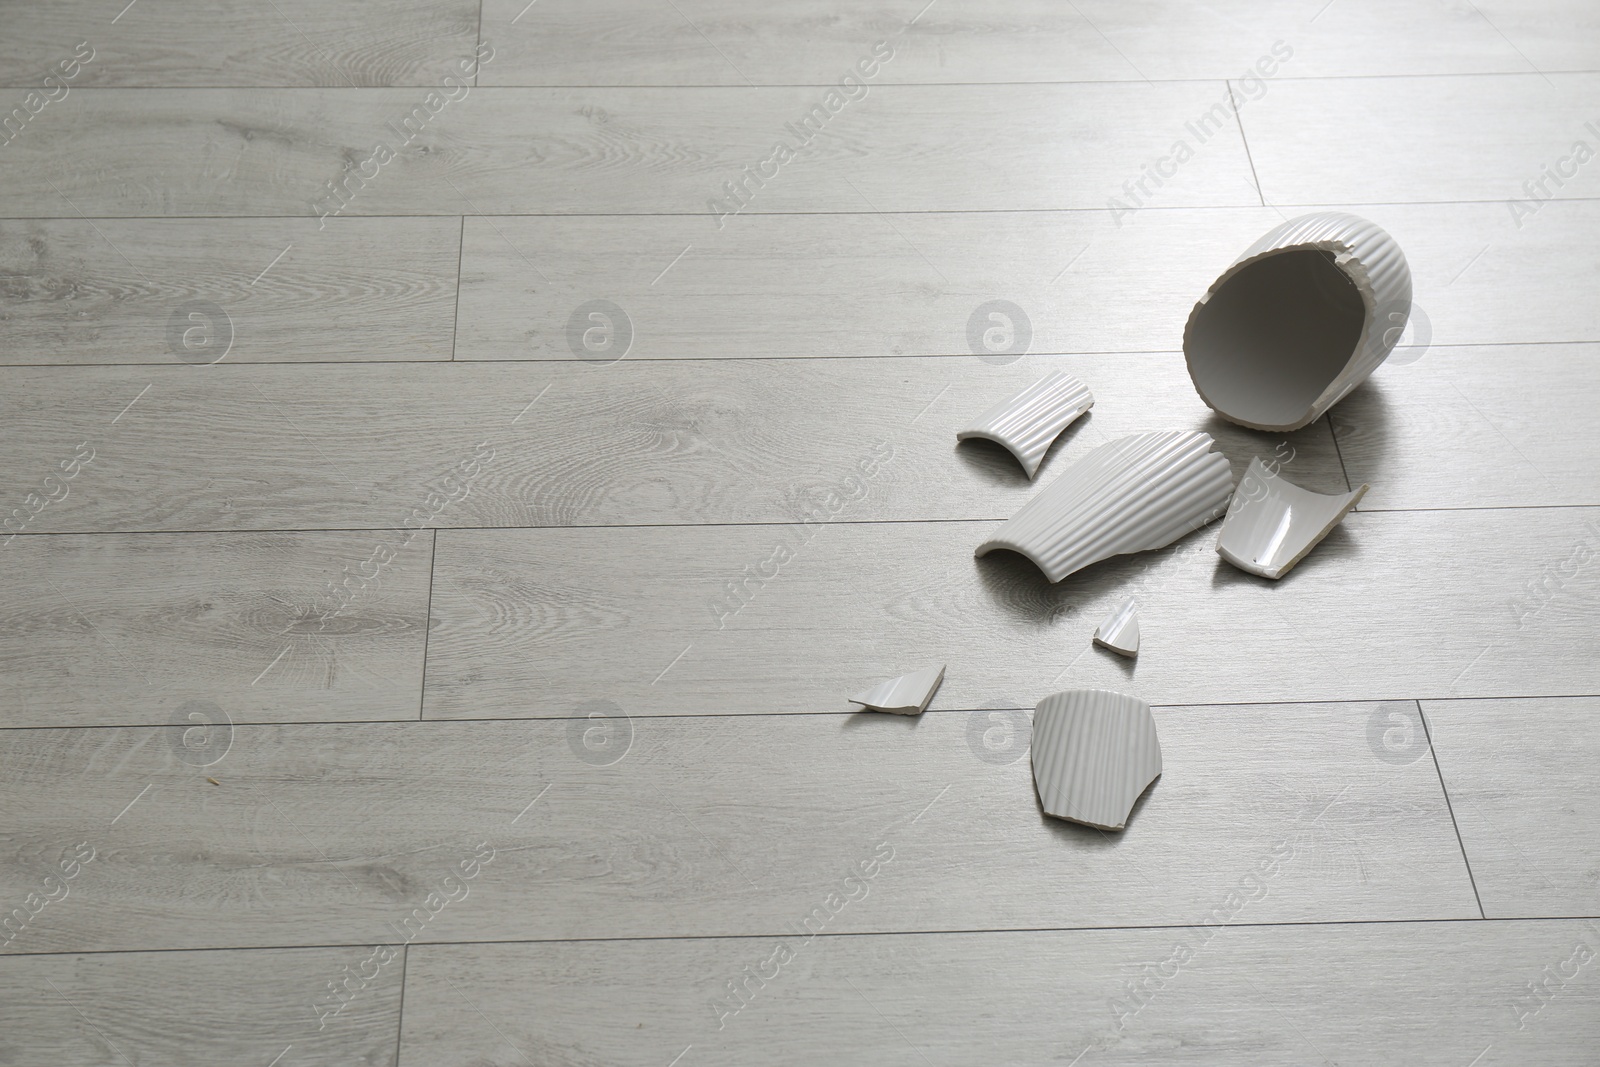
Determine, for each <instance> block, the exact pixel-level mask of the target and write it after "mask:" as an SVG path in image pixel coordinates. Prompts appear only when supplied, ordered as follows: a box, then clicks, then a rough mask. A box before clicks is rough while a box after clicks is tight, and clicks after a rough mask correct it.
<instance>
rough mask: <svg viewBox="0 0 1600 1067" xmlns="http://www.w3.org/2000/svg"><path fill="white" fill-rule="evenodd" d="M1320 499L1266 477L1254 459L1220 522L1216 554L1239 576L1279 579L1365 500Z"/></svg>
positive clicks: (1356, 496)
mask: <svg viewBox="0 0 1600 1067" xmlns="http://www.w3.org/2000/svg"><path fill="white" fill-rule="evenodd" d="M1366 492H1367V486H1365V485H1362V486H1361V488H1359V489H1357V490H1356V491H1355V492H1353V493H1334V494H1333V495H1331V496H1325V495H1323V494H1322V493H1313V492H1312V491H1311V490H1309V489H1302V488H1300V487H1299V486H1298V485H1295V484H1293V483H1292V482H1288V481H1285V480H1284V479H1283V478H1280V477H1278V476H1276V475H1272V474H1268V473H1267V469H1266V467H1265V466H1263V465H1262V463H1261V460H1260V458H1259V457H1257V458H1254V459H1252V460H1251V461H1250V469H1249V470H1247V471H1246V472H1245V475H1244V477H1243V478H1241V479H1239V490H1238V494H1237V502H1236V503H1235V505H1234V507H1233V508H1232V509H1231V510H1230V511H1229V513H1228V517H1227V518H1226V519H1223V520H1222V532H1221V533H1219V534H1218V535H1217V551H1218V552H1219V553H1221V555H1222V558H1223V559H1225V560H1227V561H1228V562H1229V563H1231V564H1233V565H1234V566H1235V567H1238V568H1239V569H1240V570H1244V571H1249V572H1250V573H1251V574H1259V575H1261V577H1263V578H1282V577H1283V576H1284V575H1285V574H1288V573H1289V568H1291V567H1293V566H1294V565H1295V564H1296V563H1299V562H1300V561H1301V560H1302V559H1304V558H1305V555H1306V553H1307V552H1310V551H1311V550H1312V548H1314V547H1316V544H1317V542H1319V541H1321V540H1322V539H1323V538H1324V537H1327V536H1328V532H1329V531H1330V530H1332V529H1333V528H1334V527H1335V526H1337V525H1339V523H1340V522H1342V521H1343V520H1344V517H1345V516H1346V515H1348V514H1349V513H1350V509H1351V508H1353V507H1355V506H1356V504H1357V503H1359V502H1360V500H1361V498H1362V497H1363V496H1365V495H1366Z"/></svg>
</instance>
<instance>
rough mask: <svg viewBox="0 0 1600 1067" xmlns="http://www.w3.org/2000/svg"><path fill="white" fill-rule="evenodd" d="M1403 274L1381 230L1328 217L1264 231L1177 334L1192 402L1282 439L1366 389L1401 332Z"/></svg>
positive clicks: (1406, 295)
mask: <svg viewBox="0 0 1600 1067" xmlns="http://www.w3.org/2000/svg"><path fill="white" fill-rule="evenodd" d="M1410 315H1411V268H1410V267H1409V266H1407V264H1406V257H1405V254H1404V253H1403V252H1401V251H1400V246H1399V245H1397V244H1395V241H1394V238H1393V237H1390V236H1389V235H1388V234H1387V233H1386V232H1384V230H1383V229H1382V228H1380V227H1379V226H1377V225H1376V224H1374V223H1371V222H1368V221H1367V220H1366V219H1363V218H1360V217H1358V216H1355V215H1347V214H1344V213H1343V212H1338V211H1320V212H1317V213H1316V214H1312V215H1302V216H1300V217H1299V218H1296V219H1290V220H1289V221H1287V222H1285V223H1283V224H1282V225H1280V226H1277V227H1275V228H1274V229H1272V230H1271V231H1269V232H1268V233H1267V234H1266V235H1264V236H1263V237H1262V238H1261V239H1260V240H1258V241H1256V243H1255V244H1253V245H1251V246H1250V247H1249V248H1247V249H1245V252H1244V255H1242V256H1240V257H1239V258H1238V259H1237V260H1235V261H1234V263H1233V265H1232V266H1231V267H1229V268H1228V269H1227V270H1225V271H1223V272H1222V276H1221V277H1219V278H1218V279H1217V280H1216V281H1214V282H1212V283H1211V288H1210V289H1207V290H1206V293H1205V295H1204V296H1202V297H1201V298H1200V301H1199V303H1197V304H1195V306H1194V310H1193V311H1192V312H1191V313H1190V315H1189V321H1188V324H1187V325H1185V326H1184V330H1183V357H1184V361H1185V362H1186V363H1187V364H1188V367H1189V377H1190V379H1191V380H1192V381H1193V382H1194V387H1195V391H1196V392H1198V393H1199V394H1200V399H1201V400H1204V401H1205V402H1206V403H1207V404H1209V405H1210V406H1211V408H1212V410H1213V411H1215V412H1216V413H1217V414H1218V415H1221V416H1222V417H1223V418H1225V419H1228V420H1229V421H1231V422H1236V423H1238V424H1239V425H1241V426H1249V427H1252V428H1253V429H1257V430H1272V431H1275V432H1287V431H1289V430H1298V429H1299V428H1300V427H1302V426H1306V425H1308V424H1310V423H1311V422H1314V421H1315V420H1316V419H1317V417H1318V416H1319V415H1321V414H1322V413H1323V412H1324V411H1327V410H1328V409H1329V408H1331V407H1333V405H1334V404H1336V403H1338V402H1339V401H1340V400H1342V399H1343V398H1344V396H1345V394H1346V393H1348V392H1350V390H1352V389H1354V388H1355V387H1356V386H1358V385H1360V384H1361V383H1362V382H1363V381H1365V380H1366V379H1367V376H1368V375H1370V374H1371V373H1372V372H1373V371H1374V370H1377V368H1378V365H1379V364H1380V363H1382V362H1383V361H1384V360H1385V359H1387V358H1388V356H1389V353H1390V351H1392V350H1393V349H1394V346H1395V344H1396V343H1397V342H1398V341H1399V340H1400V335H1401V334H1403V333H1404V332H1405V327H1406V322H1407V320H1408V319H1409V318H1410Z"/></svg>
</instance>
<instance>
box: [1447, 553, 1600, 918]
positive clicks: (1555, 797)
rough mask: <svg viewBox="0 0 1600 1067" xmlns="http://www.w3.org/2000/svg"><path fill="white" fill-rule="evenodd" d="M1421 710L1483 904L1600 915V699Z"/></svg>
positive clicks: (1496, 910)
mask: <svg viewBox="0 0 1600 1067" xmlns="http://www.w3.org/2000/svg"><path fill="white" fill-rule="evenodd" d="M1590 544H1591V547H1592V546H1594V545H1595V544H1600V535H1596V536H1595V537H1594V538H1592V539H1591V541H1590ZM1583 577H1584V578H1589V576H1588V575H1584V576H1583ZM1589 585H1590V587H1591V588H1592V587H1593V579H1592V578H1590V579H1589ZM1563 607H1566V608H1568V609H1569V610H1570V605H1563V604H1557V603H1552V604H1551V605H1550V606H1549V609H1548V610H1560V609H1561V608H1563ZM1591 618H1592V617H1591ZM1423 710H1424V711H1425V712H1426V714H1427V716H1428V727H1429V730H1430V731H1431V733H1432V736H1433V750H1434V752H1435V753H1437V754H1438V758H1439V768H1440V770H1441V771H1442V772H1443V773H1444V781H1445V786H1446V787H1447V788H1448V789H1449V790H1450V803H1451V806H1452V807H1453V808H1454V810H1455V818H1456V824H1457V825H1458V826H1459V827H1460V828H1461V839H1462V842H1463V843H1464V845H1465V846H1466V849H1467V855H1468V856H1469V857H1470V858H1471V861H1472V873H1473V876H1474V878H1475V879H1476V881H1477V885H1478V894H1479V895H1480V896H1481V897H1482V898H1483V907H1484V910H1485V911H1486V912H1488V913H1489V914H1490V915H1503V916H1530V915H1540V916H1553V915H1591V916H1592V915H1600V856H1597V854H1596V848H1595V837H1594V832H1593V830H1594V825H1595V820H1596V819H1597V818H1600V786H1597V784H1596V782H1595V778H1594V775H1593V774H1592V773H1591V772H1592V769H1593V767H1594V761H1595V759H1596V757H1597V755H1600V741H1597V739H1596V737H1595V731H1594V716H1595V713H1596V711H1600V700H1596V699H1595V698H1593V697H1582V698H1571V699H1567V700H1549V699H1546V700H1460V701H1454V700H1453V701H1429V702H1428V703H1427V704H1426V705H1424V708H1423Z"/></svg>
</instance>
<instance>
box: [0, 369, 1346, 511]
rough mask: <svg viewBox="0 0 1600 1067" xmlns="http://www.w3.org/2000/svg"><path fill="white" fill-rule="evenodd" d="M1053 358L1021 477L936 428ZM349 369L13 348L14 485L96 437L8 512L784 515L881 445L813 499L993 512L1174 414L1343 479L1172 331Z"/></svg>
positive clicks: (1334, 463)
mask: <svg viewBox="0 0 1600 1067" xmlns="http://www.w3.org/2000/svg"><path fill="white" fill-rule="evenodd" d="M1057 367H1059V368H1061V369H1064V370H1066V371H1068V372H1070V373H1072V374H1076V375H1078V376H1079V377H1081V378H1082V379H1083V380H1084V381H1085V382H1086V383H1088V385H1089V387H1090V388H1091V389H1092V390H1094V391H1095V394H1096V396H1097V397H1098V398H1099V406H1097V407H1096V409H1095V411H1093V412H1091V413H1090V414H1089V415H1088V416H1087V417H1085V418H1084V419H1082V420H1080V422H1079V423H1078V424H1077V425H1076V426H1075V427H1073V428H1071V429H1069V431H1068V432H1067V433H1066V434H1065V435H1063V437H1062V439H1061V441H1060V442H1059V443H1058V444H1057V445H1056V448H1055V450H1054V452H1053V453H1052V454H1051V455H1050V456H1049V457H1048V458H1047V459H1046V460H1045V465H1044V467H1043V468H1041V475H1040V480H1039V481H1038V482H1036V483H1030V482H1029V481H1028V479H1027V476H1026V475H1025V474H1024V473H1023V471H1022V468H1021V467H1020V466H1019V465H1018V464H1017V462H1016V460H1015V459H1014V458H1013V457H1012V456H1011V455H1010V454H1009V453H1008V452H1005V451H1004V450H1003V449H1001V448H1000V447H999V446H990V445H988V444H986V443H979V442H972V443H967V444H963V445H960V446H958V445H957V443H956V440H955V430H956V427H958V426H959V425H961V423H962V421H963V420H967V419H970V418H972V417H974V416H976V415H977V414H979V413H981V412H982V411H983V410H984V409H985V408H987V407H988V406H990V405H992V404H994V403H996V402H998V401H1000V400H1002V399H1004V398H1005V397H1007V396H1008V395H1010V394H1012V393H1014V392H1015V391H1017V390H1019V389H1021V388H1023V387H1024V386H1026V385H1030V384H1032V383H1033V382H1035V381H1037V380H1038V379H1039V378H1041V377H1042V376H1043V375H1044V374H1045V373H1047V372H1048V371H1049V370H1051V369H1053V368H1057ZM369 369H370V368H360V367H349V366H345V367H340V366H315V367H309V366H308V367H290V366H281V367H268V366H230V365H228V364H226V363H223V364H219V365H217V366H211V367H191V366H170V367H139V368H110V369H102V368H56V367H51V368H13V369H11V370H9V371H7V372H5V380H6V383H7V402H8V405H9V406H10V411H11V414H10V422H9V428H10V429H11V431H12V433H11V434H9V435H6V436H4V437H0V470H5V471H10V472H13V476H14V477H15V479H16V482H15V483H14V484H15V485H16V488H15V489H14V490H13V500H14V501H15V503H14V504H13V505H12V506H13V507H19V508H20V507H24V506H25V505H24V501H25V500H26V497H25V493H26V491H27V490H28V489H30V488H31V487H32V483H34V480H35V479H36V478H37V477H38V476H39V475H42V474H47V473H50V472H51V471H52V470H53V469H54V468H55V466H56V465H57V463H58V462H59V460H61V459H62V458H64V457H67V456H70V455H71V454H72V452H73V449H74V448H75V447H76V446H77V445H78V443H79V442H80V441H83V440H86V439H87V440H89V441H90V442H91V443H92V444H93V446H94V447H95V448H96V449H97V454H96V458H95V460H94V463H93V465H92V466H91V467H90V468H88V469H86V470H85V471H84V473H83V474H82V475H81V476H80V477H79V479H78V481H76V482H74V483H73V487H72V492H71V494H70V496H68V497H67V498H66V499H65V500H62V501H60V502H59V503H53V504H50V505H49V506H48V507H46V508H45V509H44V510H43V511H41V512H40V513H39V514H38V515H37V516H36V517H34V518H33V519H32V520H31V522H30V524H29V525H28V526H27V527H26V529H27V530H28V531H29V532H30V533H33V532H39V533H44V532H55V531H60V532H75V531H97V530H124V531H138V530H204V529H213V530H215V529H326V528H366V529H372V528H377V529H385V528H393V527H399V526H402V525H404V524H405V523H406V521H407V519H408V517H409V516H413V515H416V514H418V513H419V512H420V514H421V516H422V520H420V521H423V522H424V524H427V525H434V526H440V527H449V526H506V525H520V526H538V525H573V524H582V525H589V524H610V523H628V524H632V523H674V524H675V523H685V522H693V523H699V522H711V523H727V522H788V521H793V520H795V519H797V518H798V517H799V516H800V515H801V514H802V513H804V512H805V511H806V509H807V508H808V507H812V506H815V505H817V504H818V503H820V502H821V500H820V499H819V498H820V496H821V494H823V493H824V492H825V491H826V490H829V489H832V488H833V487H835V486H837V485H839V484H840V482H841V480H842V479H844V478H845V477H846V476H847V475H849V474H851V473H852V472H857V473H859V472H860V470H861V469H862V465H863V464H865V465H867V466H872V465H873V464H874V457H879V458H883V457H887V456H889V455H891V454H892V456H893V463H892V464H891V465H890V466H889V468H888V470H887V471H886V472H885V473H884V475H883V476H882V477H873V478H871V479H869V481H868V484H867V486H866V488H865V489H864V490H860V491H856V493H857V496H858V497H859V499H858V500H856V501H855V502H853V503H852V505H851V507H850V508H849V510H848V511H847V512H846V511H844V510H842V509H834V512H833V513H832V514H829V515H826V516H824V517H825V518H844V519H849V520H853V521H854V520H868V519H930V518H937V519H944V518H985V519H988V518H1007V517H1009V516H1010V515H1011V514H1013V513H1014V512H1015V510H1016V509H1017V508H1019V507H1021V506H1022V503H1023V502H1024V501H1025V500H1026V499H1027V498H1028V496H1029V495H1030V494H1031V493H1033V492H1036V491H1038V489H1039V487H1040V486H1042V485H1043V484H1045V482H1046V481H1048V479H1050V478H1053V477H1054V476H1055V475H1056V474H1057V473H1058V472H1060V471H1061V470H1064V469H1066V466H1067V465H1068V464H1069V463H1071V462H1073V461H1075V460H1076V459H1077V458H1078V457H1079V456H1081V455H1083V454H1085V453H1087V452H1088V451H1090V450H1091V449H1093V448H1095V447H1097V446H1098V445H1100V444H1102V443H1104V442H1105V441H1108V440H1113V439H1115V438H1117V437H1120V436H1124V435H1127V434H1131V433H1136V432H1142V431H1146V430H1165V429H1172V428H1175V427H1194V428H1196V429H1204V430H1207V431H1209V432H1211V433H1213V434H1214V435H1215V436H1216V438H1217V440H1218V442H1219V443H1220V445H1221V447H1222V448H1223V449H1224V451H1225V452H1226V453H1227V455H1228V456H1229V458H1230V459H1231V460H1233V461H1234V463H1235V466H1236V467H1237V472H1238V473H1241V474H1242V473H1243V471H1244V468H1245V466H1246V465H1247V464H1248V463H1249V459H1250V457H1251V456H1252V455H1256V454H1260V455H1263V456H1266V457H1270V456H1272V455H1274V454H1275V453H1276V454H1278V455H1279V456H1281V457H1283V458H1289V457H1290V456H1291V455H1292V457H1293V465H1292V467H1291V468H1290V469H1292V470H1293V471H1295V472H1296V473H1298V474H1301V475H1302V476H1303V477H1304V478H1306V479H1308V484H1310V485H1312V486H1314V487H1320V488H1321V489H1322V491H1324V492H1331V491H1333V490H1334V489H1339V488H1342V487H1343V485H1344V479H1343V476H1342V475H1341V474H1340V473H1339V463H1338V457H1337V455H1336V454H1335V452H1334V449H1333V442H1332V437H1331V435H1330V434H1329V432H1328V428H1327V425H1326V423H1320V422H1319V423H1317V424H1315V425H1312V426H1310V427H1307V428H1306V429H1304V430H1301V431H1299V432H1297V433H1295V434H1294V435H1292V436H1291V437H1289V438H1283V437H1278V436H1274V435H1268V434H1259V433H1255V432H1253V431H1249V430H1244V429H1241V428H1239V427H1236V426H1233V425H1232V424H1230V423H1223V422H1221V420H1218V419H1215V418H1213V417H1211V416H1210V414H1209V412H1208V410H1207V409H1206V407H1205V406H1204V404H1202V403H1201V401H1200V399H1199V397H1198V396H1196V395H1195V393H1194V389H1193V387H1192V386H1191V385H1190V383H1189V378H1188V374H1187V372H1186V371H1185V370H1184V368H1183V364H1182V361H1181V360H1179V359H1177V358H1176V357H1175V356H1173V355H1171V354H1156V355H1145V356H1109V357H1106V356H1101V357H1094V356H1073V357H1055V358H1050V357H1028V358H1025V359H1022V360H1018V361H1017V362H1015V363H1011V364H1007V365H1005V366H991V365H987V364H985V363H983V362H981V361H979V360H977V359H975V358H973V357H970V356H969V357H966V358H964V359H938V358H929V359H919V360H832V359H830V360H814V361H811V360H770V361H760V362H754V361H752V362H741V361H732V360H716V361H707V362H690V361H683V360H677V361H661V362H654V363H648V362H633V361H630V360H623V361H622V362H620V363H616V364H613V365H610V366H599V365H594V364H590V363H586V362H580V361H577V360H570V361H567V362H565V363H543V364H539V365H536V366H535V365H531V364H520V365H519V364H489V363H475V364H470V365H466V364H460V363H455V364H452V363H415V364H407V365H403V366H402V365H395V366H390V367H387V368H385V369H384V370H383V372H382V378H381V379H376V378H374V376H373V375H372V374H370V373H368V370H369ZM147 385H148V386H149V391H148V393H146V394H145V395H144V396H143V398H142V399H139V400H138V402H137V404H135V405H134V407H133V408H132V409H131V410H129V411H128V413H127V414H126V415H122V416H120V419H121V421H120V422H118V423H115V424H113V420H114V418H115V417H117V412H118V411H119V409H122V408H123V407H124V406H125V405H127V404H128V403H129V402H130V401H132V400H134V399H135V398H136V397H137V396H138V395H139V394H140V393H141V391H142V390H143V388H144V387H145V386H147ZM480 445H481V446H482V447H479V446H480ZM35 472H37V473H35ZM156 485H159V486H160V489H159V492H157V491H155V490H154V489H153V487H154V486H156ZM80 489H81V492H80ZM808 500H809V502H808ZM0 514H3V512H0Z"/></svg>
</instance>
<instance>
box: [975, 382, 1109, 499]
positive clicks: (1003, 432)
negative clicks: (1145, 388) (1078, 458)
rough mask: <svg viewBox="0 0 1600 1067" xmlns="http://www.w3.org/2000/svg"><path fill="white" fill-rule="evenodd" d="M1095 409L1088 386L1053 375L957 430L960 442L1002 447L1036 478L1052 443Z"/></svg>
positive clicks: (1030, 475) (1029, 474)
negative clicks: (979, 440) (978, 441)
mask: <svg viewBox="0 0 1600 1067" xmlns="http://www.w3.org/2000/svg"><path fill="white" fill-rule="evenodd" d="M1092 407H1094V396H1093V394H1091V393H1090V392H1089V388H1088V386H1086V385H1084V384H1083V383H1082V382H1080V381H1078V379H1076V378H1074V377H1072V376H1071V375H1070V374H1064V373H1062V372H1061V371H1052V372H1051V373H1050V374H1048V375H1046V376H1045V377H1044V378H1042V379H1040V380H1039V381H1037V382H1035V383H1034V384H1033V385H1030V386H1028V387H1027V388H1026V389H1024V390H1023V391H1022V392H1020V393H1018V394H1017V395H1015V396H1013V397H1008V398H1007V399H1005V400H1002V401H1000V403H998V404H996V405H995V406H994V407H992V408H990V409H989V410H988V411H985V412H984V413H983V414H982V415H979V416H978V417H977V419H976V420H974V421H973V422H972V423H971V424H970V425H968V426H967V427H966V428H965V429H961V430H957V431H956V440H957V441H965V440H966V439H967V438H969V437H983V438H987V439H988V440H990V441H994V442H997V443H998V444H1002V445H1004V446H1005V447H1006V448H1008V449H1010V450H1011V454H1012V455H1013V456H1016V457H1017V462H1018V463H1021V464H1022V469H1023V470H1025V471H1027V472H1028V477H1029V478H1032V477H1033V476H1034V475H1035V474H1037V473H1038V472H1039V464H1040V463H1043V462H1044V454H1045V453H1046V452H1048V451H1050V443H1051V442H1052V441H1054V440H1055V439H1056V438H1057V437H1059V436H1060V435H1061V431H1062V430H1065V429H1066V428H1067V427H1068V426H1071V425H1072V423H1073V421H1074V420H1076V419H1077V418H1078V416H1079V415H1082V414H1083V413H1084V412H1085V411H1088V410H1089V409H1090V408H1092Z"/></svg>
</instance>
